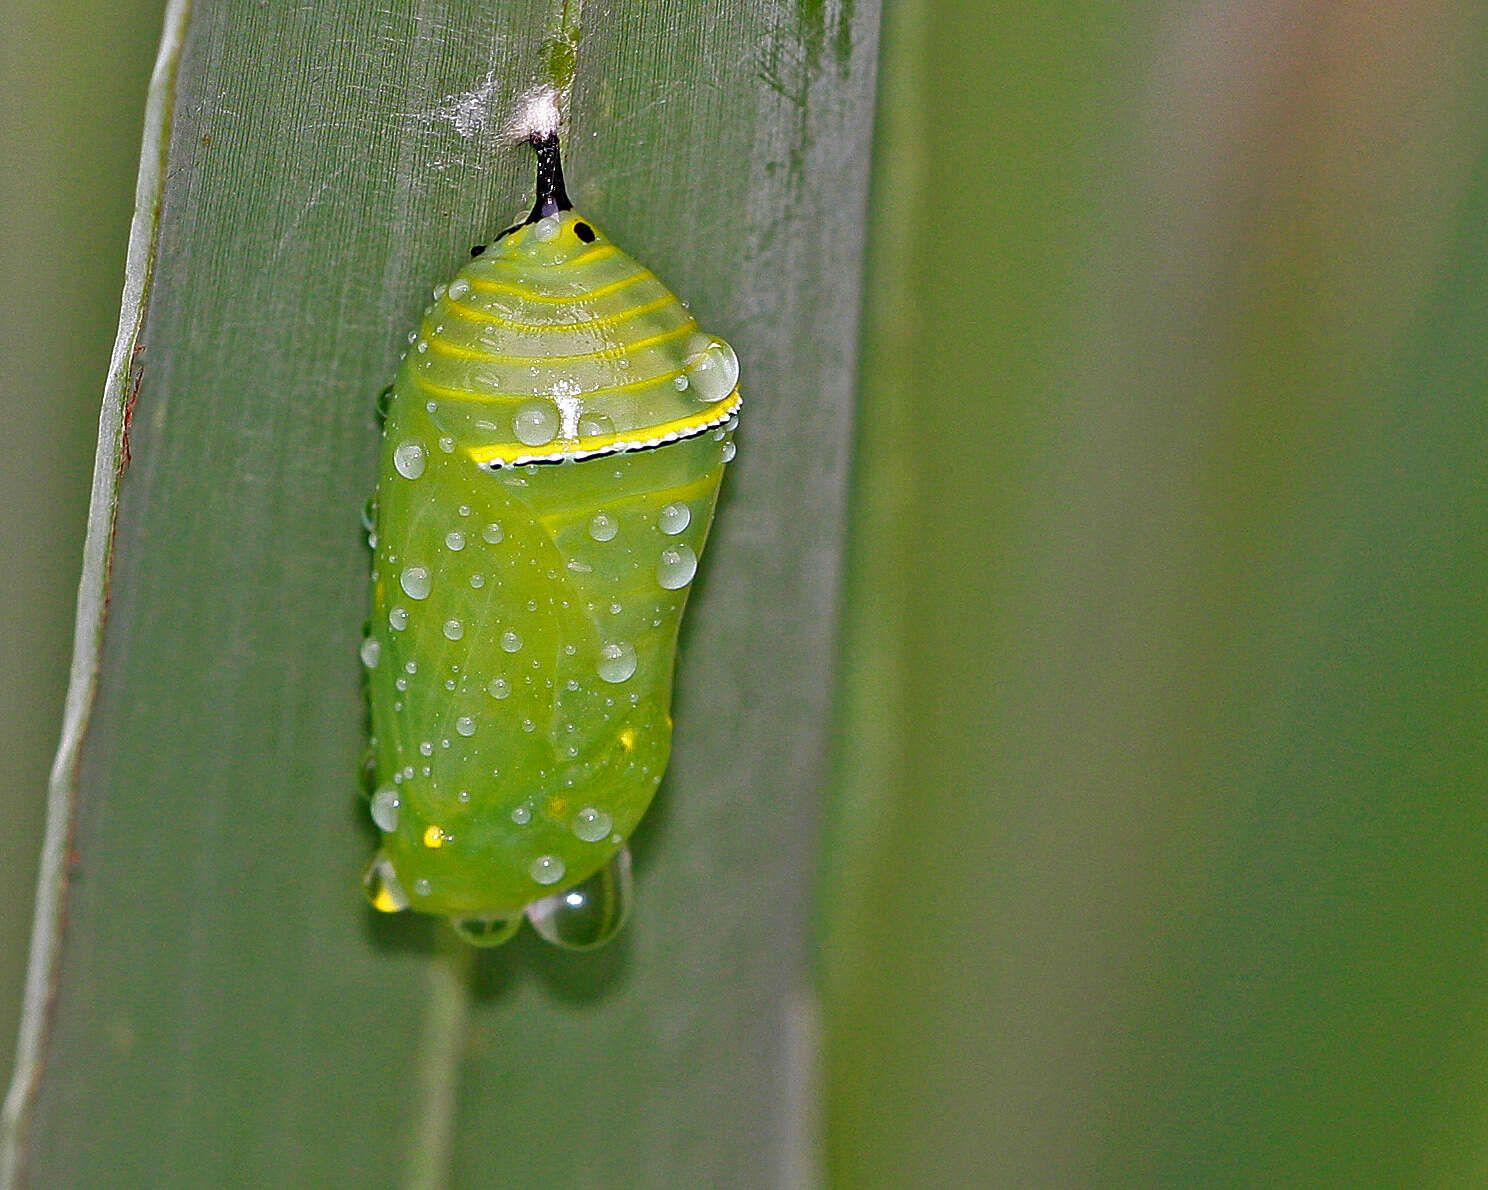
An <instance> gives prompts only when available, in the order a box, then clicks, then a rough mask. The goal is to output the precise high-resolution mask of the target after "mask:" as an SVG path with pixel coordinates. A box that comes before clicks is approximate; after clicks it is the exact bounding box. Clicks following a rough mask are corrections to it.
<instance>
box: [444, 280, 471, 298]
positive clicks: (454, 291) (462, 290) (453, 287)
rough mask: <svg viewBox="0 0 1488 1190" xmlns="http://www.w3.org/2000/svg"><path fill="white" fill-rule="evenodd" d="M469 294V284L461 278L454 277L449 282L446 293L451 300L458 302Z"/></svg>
mask: <svg viewBox="0 0 1488 1190" xmlns="http://www.w3.org/2000/svg"><path fill="white" fill-rule="evenodd" d="M469 292H470V282H469V281H467V280H465V278H463V277H456V278H455V279H454V280H453V281H451V282H450V287H449V290H448V293H449V295H450V297H451V299H453V300H455V301H458V300H459V299H460V298H462V297H464V296H465V295H466V294H467V293H469Z"/></svg>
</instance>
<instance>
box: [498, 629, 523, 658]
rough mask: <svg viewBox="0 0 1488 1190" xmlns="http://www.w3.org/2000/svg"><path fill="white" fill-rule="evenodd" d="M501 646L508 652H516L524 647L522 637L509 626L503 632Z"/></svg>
mask: <svg viewBox="0 0 1488 1190" xmlns="http://www.w3.org/2000/svg"><path fill="white" fill-rule="evenodd" d="M501 647H502V649H503V650H505V651H506V652H508V653H515V652H517V651H518V650H520V649H521V647H522V638H521V637H520V636H519V635H517V633H515V632H513V631H512V630H511V629H510V628H508V629H507V630H506V631H505V632H503V633H502V634H501Z"/></svg>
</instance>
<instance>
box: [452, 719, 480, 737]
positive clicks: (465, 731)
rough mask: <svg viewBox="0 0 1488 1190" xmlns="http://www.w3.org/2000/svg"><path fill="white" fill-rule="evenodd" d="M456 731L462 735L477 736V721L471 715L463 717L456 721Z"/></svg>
mask: <svg viewBox="0 0 1488 1190" xmlns="http://www.w3.org/2000/svg"><path fill="white" fill-rule="evenodd" d="M455 730H456V731H457V732H459V733H460V734H461V735H474V734H475V720H474V719H472V718H471V717H470V716H469V715H461V716H460V717H459V718H458V719H456V720H455Z"/></svg>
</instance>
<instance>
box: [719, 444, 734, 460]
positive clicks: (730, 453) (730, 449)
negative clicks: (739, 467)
mask: <svg viewBox="0 0 1488 1190" xmlns="http://www.w3.org/2000/svg"><path fill="white" fill-rule="evenodd" d="M736 453H737V451H736V450H735V448H734V444H733V443H732V442H725V443H724V444H723V451H722V454H723V461H724V462H725V463H732V462H733V461H734V455H735V454H736Z"/></svg>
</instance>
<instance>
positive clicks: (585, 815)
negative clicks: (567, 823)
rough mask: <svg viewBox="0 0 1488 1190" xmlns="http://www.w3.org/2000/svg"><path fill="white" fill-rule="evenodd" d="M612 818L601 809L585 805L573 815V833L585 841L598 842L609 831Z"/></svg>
mask: <svg viewBox="0 0 1488 1190" xmlns="http://www.w3.org/2000/svg"><path fill="white" fill-rule="evenodd" d="M613 825H614V820H613V819H612V818H611V817H610V816H609V815H608V814H606V813H605V812H604V811H603V810H597V809H595V808H594V807H593V806H585V807H584V808H583V809H582V810H580V811H579V812H578V813H577V814H575V815H574V820H573V828H572V829H573V833H574V834H576V835H578V837H579V838H581V839H583V840H584V842H586V843H598V842H599V841H600V840H601V839H603V838H604V837H605V836H606V835H607V834H609V833H610V827H612V826H613Z"/></svg>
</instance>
